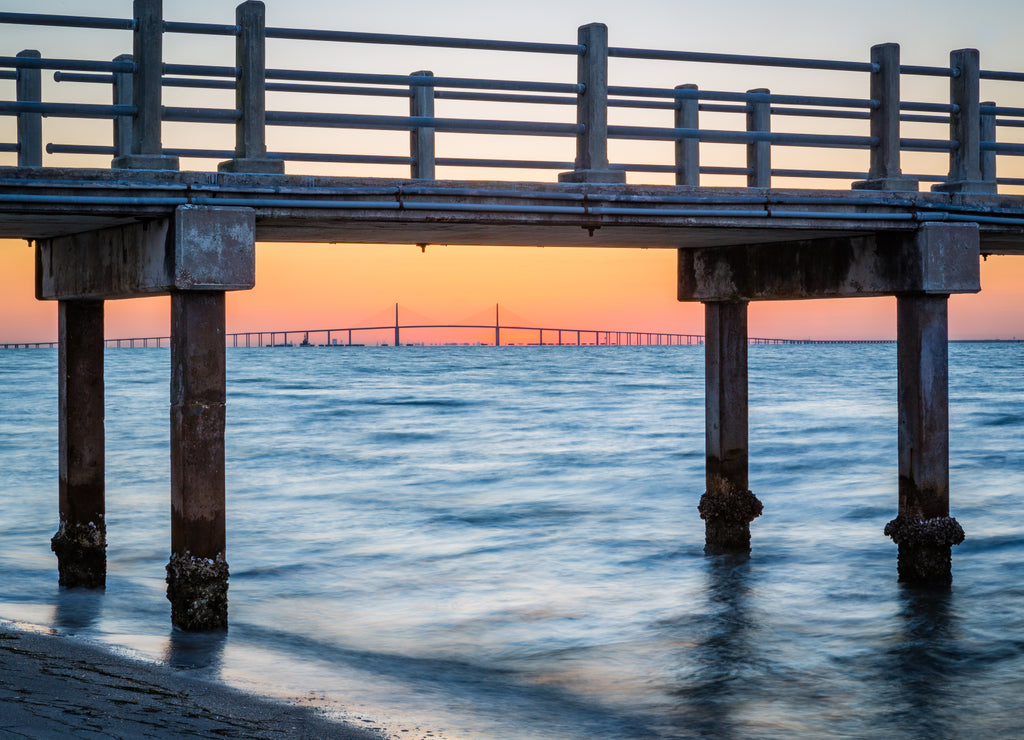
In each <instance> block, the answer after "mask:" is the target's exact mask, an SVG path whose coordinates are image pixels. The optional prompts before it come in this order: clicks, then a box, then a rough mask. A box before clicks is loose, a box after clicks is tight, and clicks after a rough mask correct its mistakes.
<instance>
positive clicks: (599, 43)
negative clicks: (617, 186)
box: [558, 23, 626, 182]
mask: <svg viewBox="0 0 1024 740" xmlns="http://www.w3.org/2000/svg"><path fill="white" fill-rule="evenodd" d="M578 41H579V44H580V46H583V47H585V48H586V52H585V53H583V54H581V55H580V56H579V59H578V61H577V67H576V75H577V77H576V79H577V83H578V84H579V86H580V87H581V88H582V89H581V91H580V92H579V94H578V95H579V98H578V102H577V105H576V123H577V124H578V126H579V129H580V130H579V133H578V134H577V136H576V165H575V167H574V168H573V170H572V172H562V173H560V174H559V175H558V180H559V182H625V181H626V174H625V173H624V172H621V171H616V170H612V169H610V168H609V167H608V27H607V26H606V25H604V24H603V23H590V24H588V25H586V26H580V28H579V30H578Z"/></svg>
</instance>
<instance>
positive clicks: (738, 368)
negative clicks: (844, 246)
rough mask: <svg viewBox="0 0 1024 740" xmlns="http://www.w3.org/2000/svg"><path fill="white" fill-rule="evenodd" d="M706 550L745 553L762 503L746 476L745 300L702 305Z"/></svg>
mask: <svg viewBox="0 0 1024 740" xmlns="http://www.w3.org/2000/svg"><path fill="white" fill-rule="evenodd" d="M704 324H705V345H704V390H705V414H706V422H705V434H706V450H705V454H706V479H707V490H706V491H705V493H704V495H703V496H701V499H700V504H699V506H698V511H699V512H700V517H701V519H703V520H704V522H705V525H704V526H705V530H704V535H705V551H706V552H709V553H718V552H748V551H749V550H750V522H752V521H753V520H754V519H755V518H756V517H758V516H760V514H761V510H762V507H761V502H760V501H758V500H757V497H756V496H754V494H753V493H751V492H750V490H749V488H748V481H747V458H748V450H747V303H746V302H743V301H735V302H708V303H705V304H704Z"/></svg>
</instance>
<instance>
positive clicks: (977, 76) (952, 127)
mask: <svg viewBox="0 0 1024 740" xmlns="http://www.w3.org/2000/svg"><path fill="white" fill-rule="evenodd" d="M949 66H950V67H952V68H953V69H954V70H956V74H954V76H953V77H951V78H950V80H949V98H950V100H949V102H950V103H951V104H952V105H954V106H955V107H956V109H955V110H954V112H952V113H950V114H949V138H950V139H952V140H953V141H955V142H956V146H955V147H954V148H953V149H951V150H950V153H949V178H948V179H947V181H946V182H943V183H939V184H938V185H933V186H932V190H934V191H937V192H944V193H994V192H995V191H996V185H995V183H994V182H985V181H984V180H982V177H981V62H980V59H979V55H978V50H977V49H959V50H958V51H954V52H952V53H950V55H949Z"/></svg>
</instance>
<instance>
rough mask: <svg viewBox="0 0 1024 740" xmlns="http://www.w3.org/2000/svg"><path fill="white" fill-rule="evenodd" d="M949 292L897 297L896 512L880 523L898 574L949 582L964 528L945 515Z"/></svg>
mask: <svg viewBox="0 0 1024 740" xmlns="http://www.w3.org/2000/svg"><path fill="white" fill-rule="evenodd" d="M948 298H949V297H948V296H946V295H941V294H939V295H927V294H917V295H906V296H900V297H898V298H897V301H896V306H897V308H896V317H897V318H896V326H897V329H896V331H897V341H898V350H897V351H898V359H897V368H898V369H897V374H898V380H897V385H898V394H897V395H898V399H899V401H898V403H899V509H898V515H897V517H896V519H894V520H892V521H891V522H889V524H887V525H886V527H885V534H887V535H888V536H890V537H892V539H893V541H894V542H896V544H897V546H898V547H899V559H898V565H897V569H898V573H899V579H900V580H901V581H904V582H906V583H910V584H915V585H928V586H943V585H949V584H950V583H951V582H952V572H951V555H950V548H951V546H952V545H959V544H960V543H961V542H963V539H964V531H963V529H962V528H961V527H960V525H959V523H957V521H956V520H955V519H952V518H950V516H949V384H948V364H947V346H948V339H947V335H948V330H947V325H948V321H947V304H948Z"/></svg>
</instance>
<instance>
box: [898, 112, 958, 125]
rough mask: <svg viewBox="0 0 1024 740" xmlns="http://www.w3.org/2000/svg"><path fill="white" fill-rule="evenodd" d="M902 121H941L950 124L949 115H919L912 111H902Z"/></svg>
mask: <svg viewBox="0 0 1024 740" xmlns="http://www.w3.org/2000/svg"><path fill="white" fill-rule="evenodd" d="M900 121H903V122H904V123H940V124H945V125H946V126H948V125H949V116H919V115H915V114H912V113H901V114H900Z"/></svg>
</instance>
